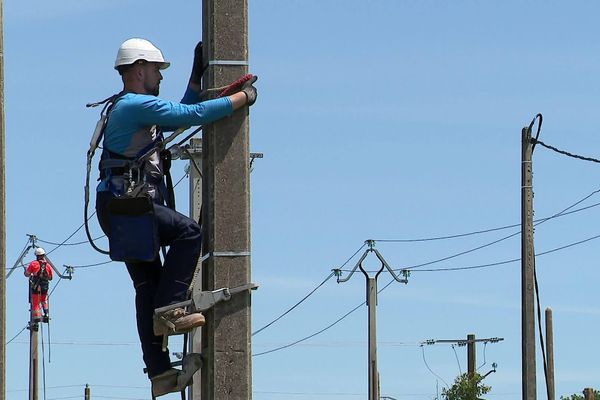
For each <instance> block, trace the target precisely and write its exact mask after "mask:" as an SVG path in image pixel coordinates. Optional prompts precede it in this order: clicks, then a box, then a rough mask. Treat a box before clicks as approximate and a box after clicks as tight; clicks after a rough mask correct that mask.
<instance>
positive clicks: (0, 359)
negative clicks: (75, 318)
mask: <svg viewBox="0 0 600 400" xmlns="http://www.w3.org/2000/svg"><path fill="white" fill-rule="evenodd" d="M3 10H4V4H3V1H2V0H0V159H1V160H0V265H2V266H3V268H4V266H5V265H6V165H5V160H6V157H5V154H6V150H5V140H4V139H5V135H4V127H5V123H4V11H3ZM0 320H1V321H2V322H0V399H5V398H6V276H5V273H4V271H2V273H1V274H0Z"/></svg>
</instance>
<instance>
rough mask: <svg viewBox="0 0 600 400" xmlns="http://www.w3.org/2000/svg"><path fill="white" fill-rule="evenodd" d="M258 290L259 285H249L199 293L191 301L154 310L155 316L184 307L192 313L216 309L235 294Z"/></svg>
mask: <svg viewBox="0 0 600 400" xmlns="http://www.w3.org/2000/svg"><path fill="white" fill-rule="evenodd" d="M257 288H258V285H257V284H255V283H248V284H245V285H242V286H236V287H234V288H231V289H229V288H221V289H216V290H213V291H206V292H199V293H198V294H196V295H194V296H193V297H192V298H191V299H190V300H186V301H181V302H179V303H175V304H171V305H168V306H164V307H160V308H157V309H156V310H154V314H162V313H164V312H166V311H170V310H174V309H176V308H183V307H190V311H191V312H202V311H206V310H208V309H210V308H212V307H214V306H215V304H217V303H220V302H222V301H228V300H229V299H231V296H232V295H234V294H237V293H242V292H245V291H247V290H256V289H257Z"/></svg>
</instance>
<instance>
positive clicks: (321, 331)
mask: <svg viewBox="0 0 600 400" xmlns="http://www.w3.org/2000/svg"><path fill="white" fill-rule="evenodd" d="M364 304H365V302H364V301H363V302H362V303H360V304H359V305H358V306H356V307H355V308H353V309H352V310H350V311H348V312H347V313H346V314H344V315H342V316H341V317H340V318H338V319H337V320H336V321H334V322H333V323H331V324H329V325H327V326H326V327H325V328H323V329H321V330H319V331H317V332H315V333H313V334H311V335H308V336H306V337H304V338H302V339H299V340H296V341H295V342H292V343H290V344H286V345H285V346H280V347H277V348H274V349H271V350H267V351H263V352H260V353H255V354H252V357H257V356H262V355H264V354H269V353H274V352H276V351H279V350H283V349H287V348H288V347H292V346H295V345H297V344H298V343H302V342H304V341H305V340H308V339H311V338H313V337H315V336H317V335H319V334H321V333H323V332H325V331H326V330H328V329H329V328H331V327H333V326H334V325H337V324H338V323H339V322H341V321H342V320H343V319H344V318H346V317H347V316H348V315H350V314H352V313H353V312H354V311H356V310H358V309H359V308H360V307H361V306H363V305H364Z"/></svg>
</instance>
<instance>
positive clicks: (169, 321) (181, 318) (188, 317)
mask: <svg viewBox="0 0 600 400" xmlns="http://www.w3.org/2000/svg"><path fill="white" fill-rule="evenodd" d="M205 322H206V321H205V319H204V315H202V314H201V313H199V312H198V313H188V312H187V311H186V310H185V309H184V308H175V309H174V310H169V311H165V312H164V313H162V314H154V324H153V328H154V334H155V335H156V336H161V335H162V336H164V335H178V334H182V333H186V332H189V331H191V330H192V329H194V328H196V327H198V326H202V325H204V323H205Z"/></svg>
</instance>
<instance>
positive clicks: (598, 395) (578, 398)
mask: <svg viewBox="0 0 600 400" xmlns="http://www.w3.org/2000/svg"><path fill="white" fill-rule="evenodd" d="M593 398H594V400H600V391H598V390H595V389H594V397H593ZM584 399H585V396H584V395H582V394H577V393H574V394H572V395H570V396H560V400H584Z"/></svg>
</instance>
